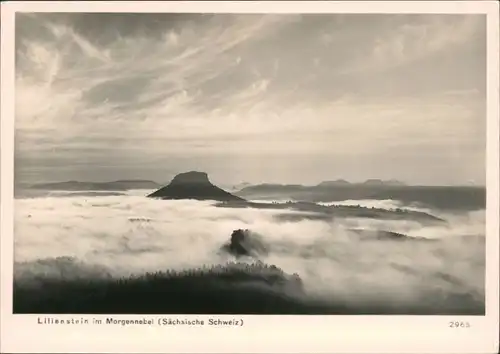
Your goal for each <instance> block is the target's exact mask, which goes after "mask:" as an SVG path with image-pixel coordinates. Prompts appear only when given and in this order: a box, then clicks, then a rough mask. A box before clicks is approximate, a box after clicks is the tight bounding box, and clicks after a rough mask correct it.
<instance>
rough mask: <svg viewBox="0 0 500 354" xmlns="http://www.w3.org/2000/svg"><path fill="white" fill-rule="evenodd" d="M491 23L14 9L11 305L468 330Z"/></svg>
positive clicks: (450, 18) (485, 196)
mask: <svg viewBox="0 0 500 354" xmlns="http://www.w3.org/2000/svg"><path fill="white" fill-rule="evenodd" d="M117 11H118V12H117ZM488 23H489V22H488V18H487V15H486V14H485V13H481V12H477V13H429V12H428V11H427V12H425V11H424V12H422V13H411V12H410V11H407V12H402V13H397V12H396V13H394V12H388V13H380V12H377V13H373V12H372V13H369V12H368V13H360V12H359V11H358V12H351V13H349V12H339V13H335V12H333V13H332V12H330V13H328V12H324V13H321V12H319V11H318V12H315V13H314V12H304V13H297V12H290V13H286V12H283V11H281V12H276V13H273V12H265V11H247V12H242V13H237V12H230V11H222V12H220V11H219V12H217V11H213V12H211V11H206V10H203V11H196V12H193V11H192V10H191V11H184V12H183V11H172V12H168V11H163V12H158V11H150V12H147V11H142V12H130V11H128V12H125V11H124V12H120V10H119V9H116V10H115V11H95V10H94V11H84V9H83V8H82V10H80V11H77V12H69V11H62V10H61V11H48V10H47V11H44V12H36V11H19V12H16V13H15V25H14V30H15V32H14V34H13V39H14V45H15V46H14V48H15V50H14V53H11V55H12V58H13V59H12V60H13V63H14V64H15V66H14V68H13V69H14V74H13V77H14V82H15V85H14V91H13V92H12V94H13V99H14V102H13V103H12V106H13V112H14V116H13V117H12V119H13V128H14V132H13V135H14V137H13V152H12V153H13V157H12V159H13V165H12V168H13V171H12V182H13V183H12V184H13V191H12V195H13V198H12V230H13V238H12V240H13V249H12V254H13V262H12V264H13V268H12V271H13V276H12V280H11V284H12V305H11V308H10V309H9V311H11V313H12V314H13V315H14V316H16V315H36V317H34V318H37V321H38V324H50V323H53V322H51V321H54V320H53V318H54V316H58V315H73V316H75V315H78V316H80V315H81V316H84V315H106V316H112V315H116V316H118V315H130V316H132V315H140V316H148V315H164V316H181V317H182V318H190V317H189V316H190V315H211V316H218V315H220V316H224V315H231V316H228V318H229V317H231V318H232V317H234V318H235V319H237V320H239V318H241V316H244V315H259V316H258V317H260V318H264V317H266V315H301V316H302V317H303V318H307V317H308V316H307V315H343V316H346V315H347V316H350V315H407V316H417V317H419V318H423V317H429V316H441V317H442V318H444V317H446V318H449V319H450V321H462V320H460V319H461V318H462V317H460V316H468V317H467V318H468V319H469V320H468V321H474V319H475V318H482V317H484V316H485V315H486V314H487V313H489V312H488V311H490V310H491V309H490V310H488V309H489V307H488V306H487V302H488V301H487V297H488V294H487V293H488V292H487V284H488V282H487V279H486V278H487V271H486V268H487V267H486V265H487V263H488V262H490V258H488V259H487V252H488V247H490V246H488V245H491V244H489V243H488V242H489V241H488V240H487V239H488V238H489V237H492V236H493V237H495V235H491V234H489V231H487V230H490V229H491V228H490V229H488V227H487V224H488V222H490V223H491V222H494V223H496V224H498V216H497V219H496V220H493V219H491V218H490V217H489V216H488V210H487V209H488V206H490V199H489V198H490V197H491V193H492V191H496V192H497V193H498V187H496V186H493V187H490V184H489V183H491V182H492V180H491V174H489V172H488V171H489V168H490V167H489V166H488V162H487V161H488V160H487V158H488V156H490V157H492V155H488V154H490V152H489V151H488V149H487V146H488V142H489V141H488V140H489V137H490V136H491V132H492V129H497V127H496V125H489V124H490V121H489V120H488V119H487V117H488V99H490V98H489V97H491V95H489V93H488V87H489V86H488V84H487V83H488V71H487V68H488V53H489V52H488V38H489V37H488V35H487V33H488V31H487V29H488ZM2 40H3V38H2ZM2 46H3V43H2ZM6 48H7V47H6ZM497 55H498V53H497ZM2 92H3V94H4V93H5V92H6V91H4V87H2ZM2 99H3V96H2ZM496 99H497V100H498V97H497V98H496ZM4 119H7V116H5V115H3V116H2V121H3V120H4ZM496 120H498V117H496ZM2 124H3V122H2ZM494 124H498V122H497V123H494ZM489 134H490V135H489ZM2 136H3V135H2ZM493 136H494V133H493ZM2 140H4V139H2ZM2 149H4V146H3V145H2ZM497 154H498V152H497ZM2 156H3V155H2ZM496 171H497V172H496V173H498V170H496ZM3 172H4V171H2V173H3ZM496 183H498V181H497V182H496ZM490 188H496V189H490ZM3 191H4V189H3V188H2V192H3ZM494 198H496V200H497V199H498V195H497V196H496V197H494ZM487 201H488V202H487ZM493 202H496V203H498V202H497V201H493ZM2 223H3V221H2ZM493 230H495V226H493ZM2 236H3V235H2ZM496 237H497V238H498V235H496ZM490 248H491V247H490ZM495 262H498V260H495ZM2 272H3V271H2ZM3 276H4V275H2V277H3ZM497 315H498V314H497ZM183 316H187V317H183ZM292 317H293V316H290V318H292ZM350 317H351V318H352V316H350ZM131 318H132V317H131ZM141 318H142V317H141ZM145 318H146V317H145ZM245 318H246V317H245ZM252 318H253V317H252ZM40 321H42V322H40ZM235 321H236V320H235ZM246 321H248V320H246ZM446 321H447V320H443V323H448V322H446ZM450 323H452V324H453V323H457V326H460V327H470V326H471V323H473V322H450ZM460 330H462V331H466V329H460Z"/></svg>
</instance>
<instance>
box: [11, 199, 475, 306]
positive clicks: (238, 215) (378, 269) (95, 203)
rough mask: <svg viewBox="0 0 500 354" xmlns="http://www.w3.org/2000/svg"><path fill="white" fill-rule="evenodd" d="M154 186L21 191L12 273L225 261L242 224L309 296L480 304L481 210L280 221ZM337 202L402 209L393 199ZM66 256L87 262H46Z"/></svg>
mask: <svg viewBox="0 0 500 354" xmlns="http://www.w3.org/2000/svg"><path fill="white" fill-rule="evenodd" d="M148 192H149V191H144V190H140V191H129V192H125V193H124V194H123V195H102V194H100V193H94V194H92V195H85V194H86V193H83V194H78V193H76V194H75V192H50V193H47V192H43V193H42V192H40V193H38V194H36V195H34V194H31V195H24V196H23V195H18V196H16V199H15V205H14V206H15V209H14V211H15V224H14V242H15V248H14V251H15V252H14V253H15V264H16V266H15V277H16V278H22V277H29V276H34V275H36V274H40V273H43V274H52V275H56V276H57V274H63V273H64V276H65V277H68V276H70V277H71V276H73V275H74V276H75V277H76V276H79V274H78V273H79V272H86V271H88V269H92V268H93V267H96V266H98V267H99V269H101V268H100V267H104V268H105V269H106V271H107V272H109V273H110V274H113V275H116V276H127V275H130V274H141V273H144V272H145V271H156V270H166V269H177V270H180V269H186V268H197V267H200V266H202V265H211V264H221V263H225V262H227V261H228V260H233V259H234V258H233V256H231V255H229V254H227V253H224V252H221V251H220V249H221V246H222V245H223V244H225V243H226V242H228V240H229V238H230V235H231V232H232V231H233V230H235V229H239V228H245V229H250V230H252V231H254V232H257V233H259V234H260V235H262V237H263V238H264V240H265V242H266V243H267V245H268V246H269V251H270V252H269V254H268V255H266V256H262V257H261V261H263V262H265V263H269V264H274V265H276V266H278V267H280V268H282V269H283V270H284V271H285V272H287V273H290V274H292V273H297V274H299V276H300V277H301V278H302V281H303V284H304V289H305V291H306V293H307V294H310V295H311V296H315V297H320V298H325V299H329V298H335V299H336V301H346V302H349V303H355V302H360V303H366V302H374V303H393V304H405V303H407V304H408V303H414V302H419V301H429V296H433V297H435V296H438V297H441V296H442V297H446V296H449V295H450V294H453V296H457V295H458V296H461V295H463V296H467V297H468V298H471V299H473V300H474V301H477V302H482V301H484V276H485V242H484V237H485V212H484V210H482V211H470V212H462V213H455V214H447V213H443V212H441V211H439V210H432V209H424V210H423V211H426V212H429V213H432V214H433V215H436V216H440V217H442V218H444V219H446V220H447V221H448V223H447V224H446V225H443V226H435V225H433V226H425V225H422V224H420V223H418V222H412V221H383V220H372V219H352V218H351V219H335V220H331V221H324V220H321V221H320V220H304V221H298V222H297V221H295V222H285V221H279V219H277V218H275V215H276V214H279V213H280V212H283V211H279V210H276V211H273V210H258V209H250V208H247V209H236V208H218V207H215V206H213V204H214V203H211V202H200V201H193V200H179V201H163V200H155V199H150V198H145V195H147V194H148ZM269 202H271V201H269ZM332 204H333V203H332ZM335 204H352V205H358V204H359V205H362V206H369V207H371V206H375V207H383V208H397V207H405V206H404V205H402V204H401V203H399V202H398V201H393V200H383V201H379V200H353V201H343V202H335ZM412 208H413V209H416V210H419V209H418V208H416V207H412ZM349 228H356V229H381V230H387V231H394V232H399V233H404V234H406V235H408V236H410V237H425V238H432V239H434V242H421V241H411V240H410V241H404V242H401V241H396V240H378V239H375V238H374V239H360V238H355V237H353V235H352V234H351V233H350V232H348V231H347V229H349ZM61 256H67V257H75V259H76V260H78V262H82V263H81V265H80V266H78V267H75V265H74V264H73V265H71V267H70V269H69V268H68V269H64V267H69V265H68V264H67V263H64V262H62V263H61V262H47V261H46V260H47V259H51V258H55V257H61ZM41 260H45V261H41ZM78 264H80V263H78ZM21 265H22V266H21Z"/></svg>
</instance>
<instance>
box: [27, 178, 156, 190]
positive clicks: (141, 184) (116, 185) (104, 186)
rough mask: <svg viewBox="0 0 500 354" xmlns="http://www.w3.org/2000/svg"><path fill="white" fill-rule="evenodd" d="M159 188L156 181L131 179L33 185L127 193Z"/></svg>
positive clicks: (34, 186)
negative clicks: (130, 190)
mask: <svg viewBox="0 0 500 354" xmlns="http://www.w3.org/2000/svg"><path fill="white" fill-rule="evenodd" d="M159 186H160V185H159V184H158V183H156V182H154V181H150V180H143V179H131V180H119V181H111V182H81V181H66V182H55V183H40V184H34V185H32V186H31V188H32V189H42V190H63V191H90V190H92V191H125V190H128V189H153V188H158V187H159Z"/></svg>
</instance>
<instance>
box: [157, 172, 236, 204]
mask: <svg viewBox="0 0 500 354" xmlns="http://www.w3.org/2000/svg"><path fill="white" fill-rule="evenodd" d="M148 197H149V198H158V199H196V200H216V201H220V202H231V201H240V202H241V201H245V200H244V199H243V198H240V197H237V196H235V195H233V194H231V193H229V192H226V191H225V190H223V189H221V188H219V187H217V186H215V185H213V184H212V183H211V182H210V180H209V178H208V175H207V174H206V173H205V172H198V171H190V172H185V173H180V174H178V175H176V176H175V177H174V178H173V179H172V181H171V182H170V183H169V184H168V185H167V186H165V187H162V188H160V189H158V190H157V191H155V192H153V193H151V194H150V195H148Z"/></svg>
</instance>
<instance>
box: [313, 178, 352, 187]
mask: <svg viewBox="0 0 500 354" xmlns="http://www.w3.org/2000/svg"><path fill="white" fill-rule="evenodd" d="M350 185H351V183H350V182H348V181H346V180H345V179H337V180H335V181H323V182H321V183H320V184H318V187H331V186H350Z"/></svg>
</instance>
